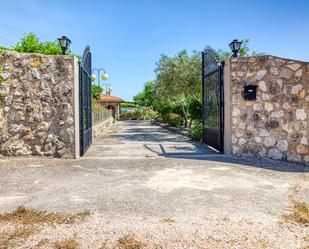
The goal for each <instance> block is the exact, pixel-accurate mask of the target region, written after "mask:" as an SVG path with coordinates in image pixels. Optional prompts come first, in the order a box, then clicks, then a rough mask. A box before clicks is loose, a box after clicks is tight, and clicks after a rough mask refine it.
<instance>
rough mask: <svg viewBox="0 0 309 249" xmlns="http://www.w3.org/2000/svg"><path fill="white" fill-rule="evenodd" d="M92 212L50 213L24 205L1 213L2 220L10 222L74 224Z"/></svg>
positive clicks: (23, 223) (0, 218)
mask: <svg viewBox="0 0 309 249" xmlns="http://www.w3.org/2000/svg"><path fill="white" fill-rule="evenodd" d="M89 215H90V213H89V212H88V211H87V212H84V213H77V214H67V213H60V212H56V213H48V212H45V211H38V210H34V209H27V208H25V207H23V206H20V207H18V208H17V209H16V210H15V211H13V212H10V213H3V214H0V222H8V223H13V224H22V225H30V224H48V225H57V224H73V223H79V222H82V221H84V220H85V218H86V217H88V216H89Z"/></svg>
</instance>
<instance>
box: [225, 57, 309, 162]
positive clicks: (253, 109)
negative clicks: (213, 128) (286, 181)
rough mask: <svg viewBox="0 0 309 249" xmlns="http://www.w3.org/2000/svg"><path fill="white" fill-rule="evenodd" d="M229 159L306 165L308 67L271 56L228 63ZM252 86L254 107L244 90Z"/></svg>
mask: <svg viewBox="0 0 309 249" xmlns="http://www.w3.org/2000/svg"><path fill="white" fill-rule="evenodd" d="M229 78H230V89H231V91H230V101H231V106H232V107H231V153H232V154H251V155H254V156H261V157H265V156H266V157H270V158H273V159H281V160H286V161H292V162H301V163H305V164H308V163H309V146H308V141H309V138H308V135H309V127H308V124H309V63H304V62H300V61H293V60H287V59H282V58H278V57H274V56H258V57H248V58H236V59H235V58H233V59H231V61H230V75H229ZM247 84H252V85H256V86H257V99H256V101H245V100H244V86H245V85H247Z"/></svg>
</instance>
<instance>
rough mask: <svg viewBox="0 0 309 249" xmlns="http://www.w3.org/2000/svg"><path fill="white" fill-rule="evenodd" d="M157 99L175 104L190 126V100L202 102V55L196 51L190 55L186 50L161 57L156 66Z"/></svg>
mask: <svg viewBox="0 0 309 249" xmlns="http://www.w3.org/2000/svg"><path fill="white" fill-rule="evenodd" d="M155 72H156V73H157V77H156V85H155V90H156V98H157V99H158V100H161V101H162V100H169V101H171V102H173V103H175V104H176V105H177V106H178V107H179V109H180V111H181V115H182V116H183V118H184V121H185V122H184V123H185V126H188V124H189V122H188V120H189V119H190V114H189V113H188V104H189V99H195V100H196V101H201V99H200V93H201V80H202V72H201V55H200V53H198V52H197V51H194V52H193V53H192V55H189V54H188V53H187V52H186V51H185V50H183V51H180V52H179V53H178V54H177V55H176V56H173V57H170V56H166V55H161V58H160V60H159V62H158V63H157V65H156V69H155Z"/></svg>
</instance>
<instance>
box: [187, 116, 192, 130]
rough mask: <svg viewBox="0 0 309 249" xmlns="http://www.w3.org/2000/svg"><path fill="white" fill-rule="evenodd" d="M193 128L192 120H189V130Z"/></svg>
mask: <svg viewBox="0 0 309 249" xmlns="http://www.w3.org/2000/svg"><path fill="white" fill-rule="evenodd" d="M191 126H192V118H190V119H189V127H188V128H191Z"/></svg>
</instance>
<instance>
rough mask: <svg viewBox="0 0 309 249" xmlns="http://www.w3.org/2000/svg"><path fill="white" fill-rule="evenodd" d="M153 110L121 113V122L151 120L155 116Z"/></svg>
mask: <svg viewBox="0 0 309 249" xmlns="http://www.w3.org/2000/svg"><path fill="white" fill-rule="evenodd" d="M155 114H156V113H155V112H154V111H153V110H136V111H134V112H123V113H120V115H119V119H120V120H151V119H153V118H154V116H155Z"/></svg>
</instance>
